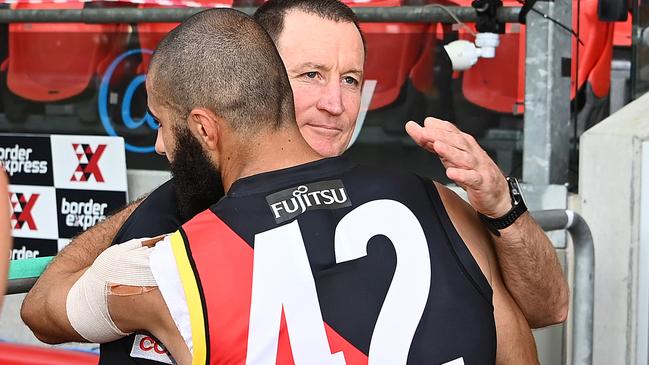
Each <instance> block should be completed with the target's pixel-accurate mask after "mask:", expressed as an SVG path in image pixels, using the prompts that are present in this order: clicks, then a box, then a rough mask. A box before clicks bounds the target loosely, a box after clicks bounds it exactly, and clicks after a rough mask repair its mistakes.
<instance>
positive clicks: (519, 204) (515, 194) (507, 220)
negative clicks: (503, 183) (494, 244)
mask: <svg viewBox="0 0 649 365" xmlns="http://www.w3.org/2000/svg"><path fill="white" fill-rule="evenodd" d="M507 183H508V184H509V195H510V196H511V199H512V209H510V210H509V212H507V213H506V214H505V215H503V216H502V217H498V218H490V217H487V216H486V215H484V214H482V213H478V216H479V217H480V220H481V221H482V223H484V224H485V225H486V226H487V228H489V231H491V233H493V234H494V235H496V236H500V232H499V231H500V230H501V229H505V228H507V227H509V226H511V225H512V224H514V222H516V220H517V219H518V217H520V216H521V215H523V213H525V212H527V206H526V205H525V201H524V200H523V195H522V194H521V190H520V186H519V185H518V181H517V180H516V178H513V177H507Z"/></svg>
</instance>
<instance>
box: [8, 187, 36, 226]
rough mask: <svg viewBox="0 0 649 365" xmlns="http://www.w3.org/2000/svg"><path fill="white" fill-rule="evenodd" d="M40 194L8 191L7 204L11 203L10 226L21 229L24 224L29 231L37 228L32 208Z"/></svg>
mask: <svg viewBox="0 0 649 365" xmlns="http://www.w3.org/2000/svg"><path fill="white" fill-rule="evenodd" d="M39 196H40V194H36V193H34V194H31V195H29V196H28V195H27V194H23V193H12V192H9V204H10V205H11V227H12V228H13V229H22V228H23V227H24V226H25V224H27V228H28V229H29V230H31V231H35V230H37V227H36V222H35V221H34V217H33V216H32V209H34V205H35V204H36V201H37V200H38V197H39Z"/></svg>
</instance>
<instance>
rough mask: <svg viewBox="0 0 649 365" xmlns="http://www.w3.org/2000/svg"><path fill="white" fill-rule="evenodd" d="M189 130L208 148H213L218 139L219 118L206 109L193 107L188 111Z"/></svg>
mask: <svg viewBox="0 0 649 365" xmlns="http://www.w3.org/2000/svg"><path fill="white" fill-rule="evenodd" d="M188 123H189V130H190V131H191V132H192V133H193V134H194V136H196V137H197V138H198V140H199V141H201V142H202V143H203V145H204V146H205V147H206V148H207V149H208V150H215V149H216V146H217V144H218V141H219V133H220V129H221V118H219V117H217V116H216V115H215V114H214V113H212V112H211V111H209V110H207V109H203V108H195V109H192V110H191V111H190V112H189V117H188Z"/></svg>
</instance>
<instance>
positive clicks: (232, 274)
mask: <svg viewBox="0 0 649 365" xmlns="http://www.w3.org/2000/svg"><path fill="white" fill-rule="evenodd" d="M183 230H184V231H185V234H186V236H187V239H188V240H189V242H190V248H191V251H192V258H193V260H194V262H195V264H196V270H197V271H198V272H199V275H200V282H201V286H202V288H201V289H202V293H203V295H204V296H205V299H206V305H207V308H206V312H207V314H208V322H209V324H208V330H209V334H210V344H209V346H210V354H211V358H210V359H209V364H210V365H216V364H244V363H245V359H246V350H247V339H248V323H249V320H250V303H251V297H252V271H253V249H252V247H250V245H249V244H248V243H247V242H246V241H245V240H243V239H242V238H241V237H239V235H237V234H236V233H235V232H234V231H233V230H232V229H230V227H228V226H227V225H226V224H225V223H224V222H223V221H222V220H220V219H219V218H218V217H217V216H216V215H215V214H214V213H212V212H211V211H209V210H208V211H205V212H203V213H201V214H199V215H198V216H196V217H195V218H194V219H192V220H191V221H190V222H188V223H187V224H185V225H184V226H183ZM325 329H326V333H327V337H328V339H329V345H330V346H331V350H332V352H333V353H335V352H339V351H343V352H344V354H345V360H346V362H347V365H366V364H367V356H366V355H365V354H363V353H362V352H361V351H359V350H358V349H357V348H356V347H354V346H353V345H352V344H350V343H349V342H348V341H347V340H345V339H344V338H343V337H342V336H340V335H339V334H338V333H337V332H336V331H334V330H333V329H332V328H331V327H329V325H327V324H325ZM277 364H280V365H292V364H294V361H293V356H292V354H291V344H290V340H289V337H288V331H287V329H286V320H285V318H284V313H283V312H282V323H281V329H280V337H279V345H278V352H277Z"/></svg>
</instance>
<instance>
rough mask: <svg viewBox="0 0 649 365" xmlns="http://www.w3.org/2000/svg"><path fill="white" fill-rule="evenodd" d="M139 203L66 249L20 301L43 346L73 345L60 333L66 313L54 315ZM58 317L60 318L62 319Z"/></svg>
mask: <svg viewBox="0 0 649 365" xmlns="http://www.w3.org/2000/svg"><path fill="white" fill-rule="evenodd" d="M140 202H141V201H140V200H138V201H136V202H134V203H131V204H129V205H127V206H126V207H125V208H124V209H122V210H120V211H119V212H117V213H116V214H114V215H112V216H110V217H109V218H107V219H106V220H104V221H102V222H100V223H99V224H97V225H95V226H94V227H92V228H90V229H89V230H87V231H85V232H84V233H82V234H81V235H79V236H77V237H76V238H75V239H73V240H72V242H70V244H69V245H68V246H67V247H65V248H64V249H63V250H62V251H61V252H60V253H59V254H58V255H57V256H56V257H55V258H54V260H52V263H51V264H50V265H49V266H48V267H47V269H45V271H44V272H43V274H42V275H41V276H40V277H39V279H38V281H37V282H36V284H35V285H34V287H33V288H32V289H31V290H30V291H29V293H28V294H27V296H26V297H25V300H24V301H23V305H22V309H21V316H22V318H23V321H24V322H25V323H26V324H27V326H29V327H30V328H31V329H32V331H34V334H35V335H36V336H37V337H39V339H41V340H44V341H46V342H63V341H76V340H78V338H74V337H71V338H70V337H69V335H70V333H69V332H68V333H66V331H61V329H62V328H66V326H68V325H69V323H68V322H67V318H66V317H65V312H61V311H54V310H53V308H54V307H55V306H57V305H59V306H60V304H61V303H60V301H61V300H63V304H62V305H63V306H64V305H65V296H63V297H61V295H67V292H68V291H69V289H70V287H71V286H72V284H74V279H76V278H78V277H79V276H80V274H81V273H82V272H83V271H84V270H85V269H87V268H88V267H89V266H90V265H92V263H93V262H94V260H95V259H96V258H97V256H99V254H101V253H102V252H103V251H104V250H105V249H106V248H108V247H109V246H110V245H111V243H112V240H113V238H114V237H115V235H116V234H117V232H118V231H119V229H120V227H121V226H122V224H123V223H124V222H125V221H126V219H127V218H128V217H129V216H130V215H131V213H132V212H133V210H135V208H137V207H138V206H139V204H140ZM61 313H62V314H63V316H61Z"/></svg>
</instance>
